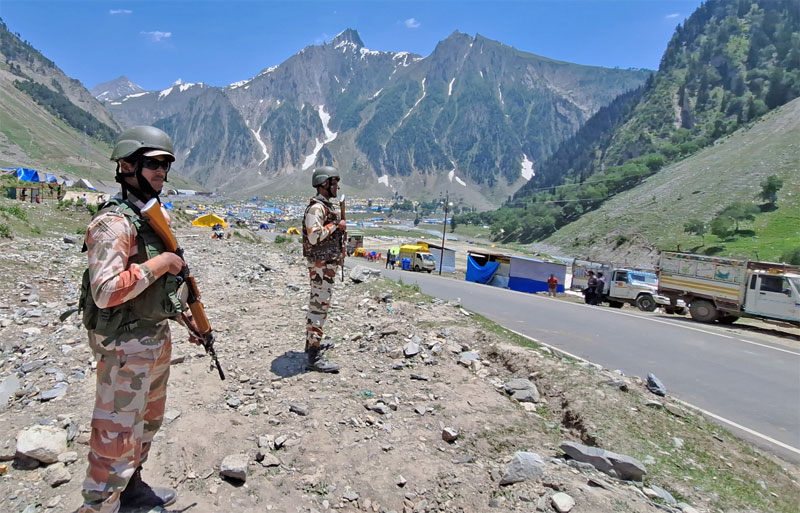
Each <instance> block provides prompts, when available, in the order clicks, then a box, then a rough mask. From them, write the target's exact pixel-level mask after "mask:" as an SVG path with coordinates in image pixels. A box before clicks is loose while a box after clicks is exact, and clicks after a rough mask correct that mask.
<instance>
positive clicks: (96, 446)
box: [79, 126, 196, 513]
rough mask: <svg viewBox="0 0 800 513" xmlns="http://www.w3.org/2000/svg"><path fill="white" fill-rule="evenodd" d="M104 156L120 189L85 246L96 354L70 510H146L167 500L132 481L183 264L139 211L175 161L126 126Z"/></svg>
mask: <svg viewBox="0 0 800 513" xmlns="http://www.w3.org/2000/svg"><path fill="white" fill-rule="evenodd" d="M111 160H113V161H115V162H116V163H117V171H116V181H117V182H119V184H120V185H121V189H122V191H121V194H120V195H117V196H115V197H114V198H113V199H111V200H110V201H109V202H107V203H106V204H105V205H104V206H103V207H102V209H101V210H100V212H98V213H97V215H95V217H94V218H93V219H92V221H91V223H89V226H88V228H87V230H86V244H85V248H84V249H85V250H86V251H88V257H89V268H88V269H87V271H86V272H85V273H84V279H83V284H82V286H81V304H80V305H81V309H82V310H83V323H84V325H85V326H86V328H87V329H88V330H89V346H90V347H91V349H92V351H93V352H94V355H95V358H96V359H97V391H96V394H95V406H94V412H93V413H92V432H91V438H90V441H89V448H90V450H89V468H88V470H87V473H86V479H85V480H84V482H83V500H84V504H83V506H82V507H81V509H80V510H79V513H89V512H92V513H97V512H100V513H116V512H117V511H118V510H119V509H120V506H122V507H124V508H126V509H132V508H139V507H149V508H152V507H155V506H165V505H169V504H171V503H173V502H174V501H175V499H176V493H175V491H174V490H171V489H169V488H151V487H150V486H148V485H147V484H146V483H144V481H142V477H141V471H142V465H143V464H144V462H145V461H146V460H147V455H148V453H149V451H150V444H151V443H152V441H153V436H154V435H155V434H156V432H157V431H158V429H159V427H160V426H161V422H162V420H163V416H164V406H165V404H166V400H167V379H168V378H169V365H170V353H171V348H172V344H171V339H170V330H169V323H168V322H167V319H169V318H174V317H175V316H177V315H178V314H179V313H180V312H181V311H182V310H183V307H182V305H181V302H180V300H179V299H178V297H177V280H176V276H175V275H176V274H178V273H179V272H180V271H181V269H182V268H183V265H184V264H183V261H182V260H181V258H180V257H179V256H178V255H176V254H175V253H171V252H167V251H166V249H165V247H164V244H163V242H161V239H160V238H159V237H158V235H157V234H156V233H155V231H153V229H152V228H150V226H149V225H148V224H147V222H146V221H144V220H143V219H142V218H141V217H139V214H140V209H141V208H142V207H143V206H144V204H145V202H147V201H148V200H149V199H151V198H157V197H158V195H159V194H160V193H161V188H162V186H163V184H164V182H166V181H167V173H168V172H169V168H170V165H171V164H172V162H174V161H175V156H174V150H173V146H172V141H171V140H170V138H169V136H168V135H167V134H165V133H164V132H162V131H161V130H159V129H158V128H155V127H151V126H138V127H134V128H130V129H128V130H125V131H124V132H122V134H121V135H120V136H119V139H118V140H117V142H116V145H115V146H114V149H113V151H112V153H111ZM164 215H165V217H166V218H167V219H169V217H168V215H167V213H166V211H164ZM190 322H191V321H190ZM193 342H196V341H194V340H193Z"/></svg>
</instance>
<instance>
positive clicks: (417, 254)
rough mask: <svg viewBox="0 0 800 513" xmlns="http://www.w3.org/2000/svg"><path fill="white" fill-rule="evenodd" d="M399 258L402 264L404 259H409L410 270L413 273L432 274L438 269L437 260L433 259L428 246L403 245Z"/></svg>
mask: <svg viewBox="0 0 800 513" xmlns="http://www.w3.org/2000/svg"><path fill="white" fill-rule="evenodd" d="M397 258H398V262H399V263H401V264H402V262H403V259H408V261H409V264H410V265H409V267H408V270H411V271H417V272H420V271H427V272H428V273H431V272H432V271H433V270H434V269H435V268H436V260H434V259H433V255H431V252H430V251H429V250H428V245H427V244H403V245H402V246H400V253H399V254H398V256H397Z"/></svg>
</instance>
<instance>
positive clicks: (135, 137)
mask: <svg viewBox="0 0 800 513" xmlns="http://www.w3.org/2000/svg"><path fill="white" fill-rule="evenodd" d="M145 148H146V149H149V150H152V151H148V152H146V156H148V157H155V156H156V155H165V156H166V157H167V159H168V160H170V161H174V160H175V148H174V147H173V145H172V139H170V138H169V136H168V135H167V134H166V133H165V132H164V131H163V130H160V129H158V128H156V127H154V126H135V127H133V128H128V129H127V130H124V131H123V132H122V133H121V134H119V137H118V138H117V142H116V144H115V145H114V150H113V151H112V152H111V160H115V161H116V160H120V159H124V158H127V157H130V156H131V155H133V154H134V153H136V152H137V151H139V150H141V149H145Z"/></svg>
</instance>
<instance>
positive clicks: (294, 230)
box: [286, 226, 300, 235]
mask: <svg viewBox="0 0 800 513" xmlns="http://www.w3.org/2000/svg"><path fill="white" fill-rule="evenodd" d="M286 234H287V235H300V230H298V229H297V228H295V227H294V226H292V227H291V228H289V229H288V230H286Z"/></svg>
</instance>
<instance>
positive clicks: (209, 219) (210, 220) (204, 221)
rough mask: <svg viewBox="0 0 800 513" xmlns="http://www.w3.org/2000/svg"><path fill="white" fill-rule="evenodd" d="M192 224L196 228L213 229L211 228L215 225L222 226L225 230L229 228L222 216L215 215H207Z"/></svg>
mask: <svg viewBox="0 0 800 513" xmlns="http://www.w3.org/2000/svg"><path fill="white" fill-rule="evenodd" d="M192 224H193V225H195V226H205V227H207V228H211V227H213V226H215V225H218V224H221V225H222V227H223V228H227V227H228V225H227V224H225V220H224V219H222V218H221V217H220V216H218V215H214V214H206V215H204V216H200V217H198V218H197V219H195V220H194V221H192Z"/></svg>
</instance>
